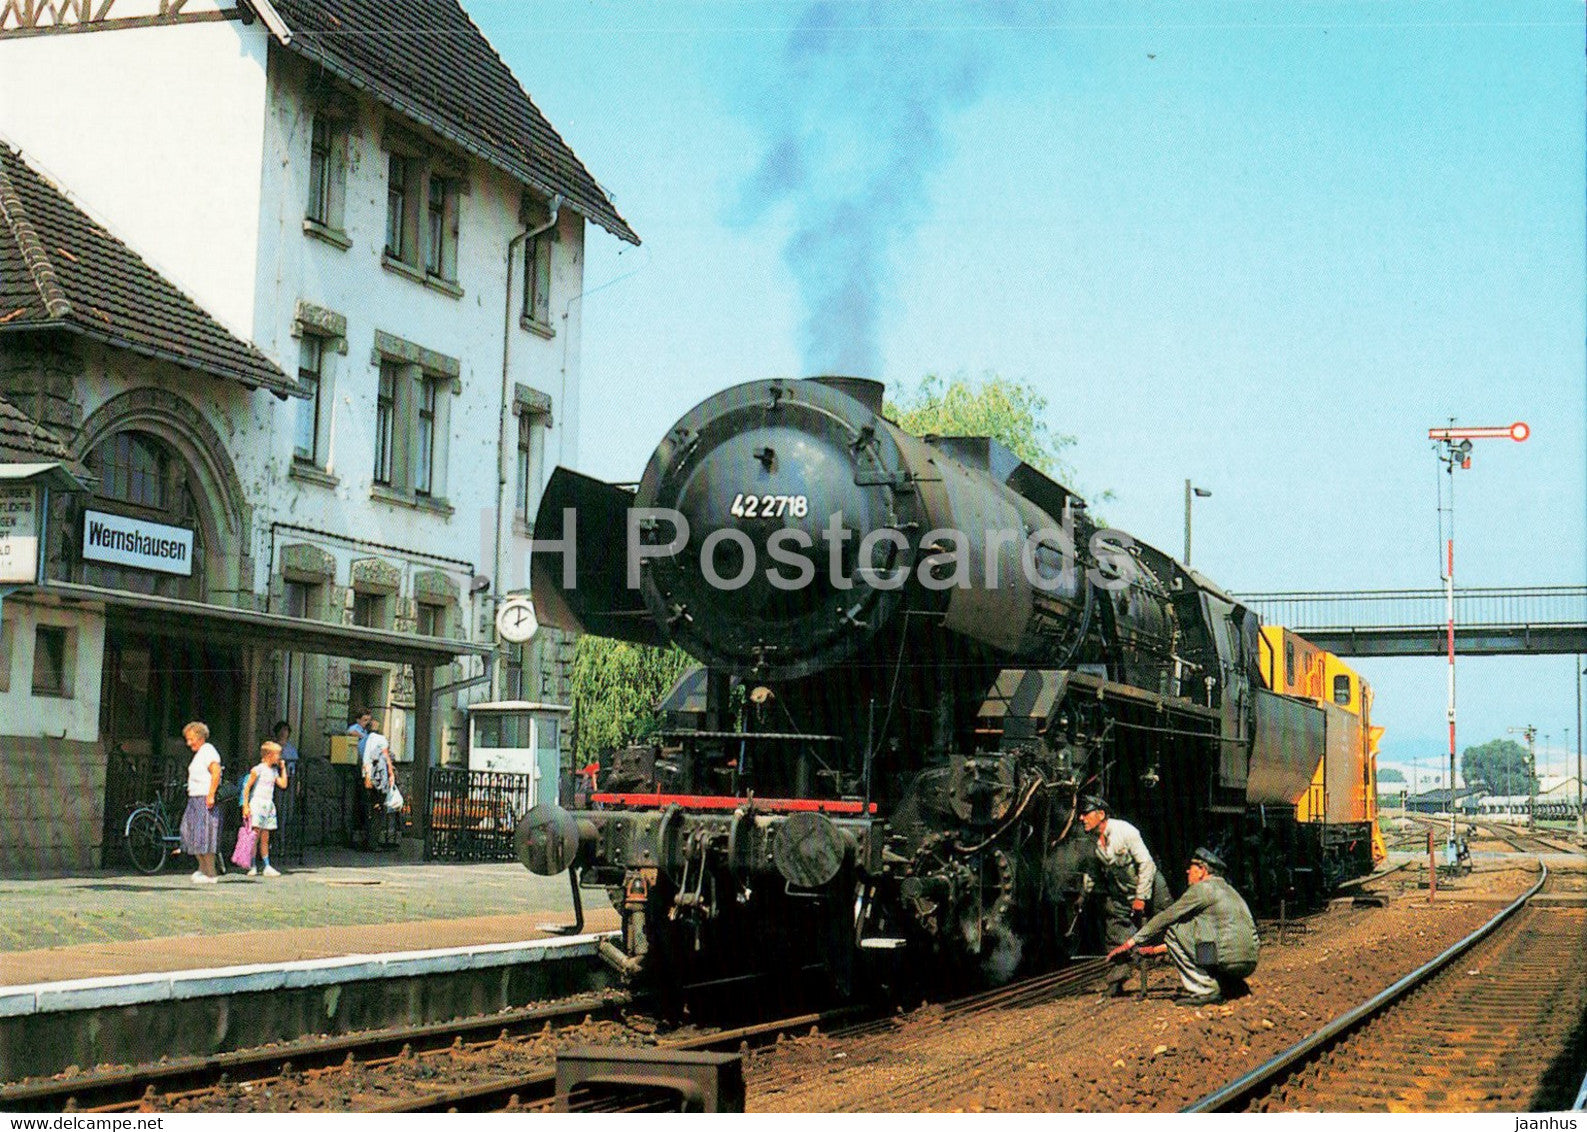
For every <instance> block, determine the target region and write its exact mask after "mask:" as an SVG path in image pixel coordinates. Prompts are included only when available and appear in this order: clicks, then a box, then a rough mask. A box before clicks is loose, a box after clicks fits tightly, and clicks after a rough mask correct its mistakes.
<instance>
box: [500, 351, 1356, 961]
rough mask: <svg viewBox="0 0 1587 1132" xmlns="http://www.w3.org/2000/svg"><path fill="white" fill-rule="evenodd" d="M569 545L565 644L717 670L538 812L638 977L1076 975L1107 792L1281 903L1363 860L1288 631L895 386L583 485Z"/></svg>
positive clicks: (1172, 847)
mask: <svg viewBox="0 0 1587 1132" xmlns="http://www.w3.org/2000/svg"><path fill="white" fill-rule="evenodd" d="M535 539H536V542H535V552H534V555H533V558H532V579H533V592H534V600H535V603H536V606H537V608H538V610H539V612H540V617H541V619H542V621H543V622H545V623H548V624H552V625H556V626H559V627H561V628H564V629H569V630H574V631H579V632H588V633H595V634H599V635H603V636H608V637H615V638H619V639H622V640H627V641H633V642H639V643H644V644H650V645H666V644H668V643H673V644H676V645H678V646H680V647H681V648H683V649H684V650H685V651H686V652H688V653H689V654H690V655H691V656H692V657H694V658H695V659H697V660H698V661H699V662H700V667H698V668H696V669H694V670H691V671H690V672H689V673H688V674H686V675H685V677H684V678H683V679H682V680H681V681H680V682H679V684H678V686H677V687H676V688H675V689H674V690H673V691H672V693H671V694H670V695H669V696H668V697H667V699H666V701H665V702H664V703H663V704H662V705H661V707H662V709H663V716H664V718H665V719H666V721H667V728H666V729H665V730H664V731H663V732H662V734H661V735H660V736H659V738H658V741H657V742H656V743H654V744H653V745H652V746H649V747H642V748H632V749H629V750H628V751H625V752H621V753H618V754H616V755H615V757H613V758H610V759H607V760H605V763H606V766H605V767H604V768H603V779H602V782H601V783H600V785H599V787H598V789H597V791H596V792H595V793H594V795H593V797H592V801H591V804H590V806H589V808H587V809H584V810H580V811H577V812H568V811H566V810H562V809H560V808H558V807H556V806H542V807H538V808H536V809H535V810H533V811H531V813H530V814H529V815H528V817H527V818H526V819H525V820H524V821H523V822H521V823H520V828H519V848H520V855H521V856H522V858H523V860H524V863H525V864H526V865H527V866H528V867H529V868H531V869H533V870H534V871H536V872H540V873H545V874H548V875H553V874H555V873H558V872H561V871H562V870H563V869H565V868H571V869H573V870H574V873H573V876H574V878H575V879H574V884H575V886H576V887H575V895H576V894H577V886H578V885H581V884H582V885H583V886H585V887H600V888H604V889H606V890H607V892H608V893H609V894H610V896H611V898H612V900H613V902H614V904H615V905H616V907H617V908H618V909H619V910H620V912H621V914H622V924H623V929H622V934H621V945H620V947H608V949H607V954H608V957H609V958H610V959H611V961H612V962H613V963H614V964H615V965H617V966H619V967H620V968H622V969H623V970H624V971H625V972H626V973H628V974H630V975H633V976H636V977H645V978H649V979H651V980H653V981H654V982H655V983H656V984H657V985H660V986H679V985H686V984H691V983H695V984H698V983H703V982H711V981H719V980H722V979H731V978H733V977H734V976H735V975H738V974H747V973H751V972H756V971H764V970H767V969H773V970H785V971H797V970H803V969H806V968H808V967H811V966H818V967H820V968H821V969H822V971H823V972H824V973H825V974H827V975H830V976H832V977H833V978H835V979H836V981H837V982H838V983H839V984H840V985H844V984H846V983H847V982H849V981H850V980H851V979H852V977H853V974H854V971H855V965H856V963H857V962H859V961H861V960H862V959H863V957H865V956H867V955H870V956H873V957H878V956H880V957H885V958H886V959H888V960H889V961H890V962H892V963H893V964H895V965H909V966H912V967H913V968H915V969H918V970H926V969H929V970H932V971H936V972H946V973H949V974H950V975H963V976H965V977H975V978H992V979H998V978H1005V977H1007V976H1008V975H1009V974H1011V973H1012V972H1013V971H1014V970H1015V969H1017V968H1018V967H1020V966H1021V965H1022V964H1032V963H1046V962H1052V961H1057V960H1061V959H1062V958H1063V957H1064V956H1065V955H1067V954H1069V953H1070V952H1072V951H1074V950H1075V949H1076V948H1077V947H1080V946H1084V941H1085V930H1086V929H1085V927H1084V926H1083V923H1082V922H1081V921H1080V919H1079V917H1078V901H1079V899H1080V892H1081V884H1080V873H1081V871H1082V869H1083V868H1084V867H1085V865H1086V862H1087V860H1088V859H1089V856H1090V851H1091V845H1090V842H1089V840H1088V839H1085V838H1083V837H1082V835H1081V830H1080V824H1079V822H1078V820H1077V819H1076V815H1075V807H1076V801H1077V798H1078V796H1079V795H1080V794H1081V793H1082V792H1085V793H1104V794H1106V796H1107V797H1108V798H1109V800H1110V801H1111V802H1112V804H1113V805H1114V807H1115V808H1116V810H1117V811H1118V812H1120V813H1122V814H1126V815H1128V816H1129V817H1130V819H1131V820H1132V821H1133V822H1135V823H1136V824H1137V825H1139V826H1140V827H1141V828H1142V830H1143V832H1144V833H1145V834H1146V837H1147V840H1148V842H1149V844H1151V845H1152V848H1153V851H1154V853H1155V854H1156V855H1157V858H1158V860H1159V861H1160V862H1163V863H1164V864H1165V866H1167V867H1168V871H1169V873H1170V875H1172V871H1173V866H1176V865H1177V864H1178V863H1179V862H1181V861H1182V860H1184V859H1185V858H1186V857H1188V855H1189V853H1190V852H1191V850H1192V849H1193V848H1194V847H1195V846H1196V845H1197V844H1202V843H1210V844H1214V845H1216V846H1218V847H1220V848H1221V849H1223V850H1224V851H1225V853H1226V855H1227V856H1228V857H1230V858H1232V859H1233V865H1234V868H1235V869H1236V870H1237V873H1238V875H1239V878H1240V881H1241V883H1242V884H1243V885H1244V886H1245V887H1246V890H1247V892H1248V894H1249V895H1251V896H1252V897H1253V898H1254V899H1255V900H1256V901H1257V902H1260V901H1261V900H1262V899H1264V898H1265V897H1273V898H1275V899H1276V898H1277V897H1279V896H1281V895H1283V894H1286V893H1294V892H1295V891H1296V890H1297V889H1306V888H1316V887H1319V886H1321V885H1323V884H1324V883H1326V881H1327V880H1328V879H1331V878H1330V877H1329V876H1328V875H1327V870H1329V869H1330V868H1332V869H1334V870H1335V871H1337V870H1338V869H1339V868H1340V867H1341V866H1340V865H1339V862H1338V861H1337V860H1334V861H1333V863H1332V864H1330V858H1329V854H1328V850H1327V847H1326V846H1325V840H1326V839H1324V838H1323V837H1322V836H1321V835H1320V834H1319V833H1318V832H1317V831H1315V830H1312V829H1309V828H1308V824H1307V823H1306V822H1303V821H1297V820H1296V803H1297V800H1299V799H1301V798H1302V797H1303V796H1304V795H1305V794H1306V792H1307V790H1308V788H1309V787H1310V786H1311V783H1312V781H1313V778H1314V775H1315V773H1316V770H1317V767H1318V763H1319V758H1320V756H1321V752H1320V749H1319V743H1321V742H1322V740H1321V739H1320V738H1319V728H1318V726H1317V721H1316V719H1314V718H1312V717H1311V716H1308V714H1307V713H1308V712H1315V711H1316V710H1317V709H1316V708H1315V707H1314V706H1313V705H1310V704H1308V703H1307V702H1306V701H1305V700H1304V699H1303V698H1302V697H1299V696H1295V695H1284V694H1281V693H1278V692H1275V691H1272V690H1270V689H1269V688H1267V687H1265V686H1264V683H1265V681H1264V675H1263V669H1262V665H1261V657H1260V655H1259V654H1260V650H1261V648H1262V644H1261V642H1262V637H1261V631H1260V630H1261V626H1260V624H1259V621H1258V618H1257V617H1256V615H1255V614H1254V613H1253V612H1252V611H1250V610H1248V609H1246V608H1244V607H1243V606H1242V605H1240V604H1239V603H1238V602H1237V601H1235V600H1233V599H1232V598H1230V597H1229V596H1228V595H1227V594H1225V593H1223V592H1222V591H1220V590H1219V589H1218V588H1217V587H1216V586H1214V585H1213V584H1212V583H1211V582H1209V581H1208V580H1207V579H1205V578H1203V577H1202V576H1200V575H1198V574H1196V573H1195V572H1193V571H1191V570H1189V569H1188V568H1187V567H1184V566H1182V565H1181V564H1179V563H1177V562H1175V561H1174V560H1173V559H1172V558H1170V557H1169V556H1168V555H1166V554H1163V553H1162V552H1160V551H1158V550H1156V549H1154V548H1152V547H1150V546H1147V545H1145V544H1143V543H1140V542H1139V541H1137V540H1135V539H1132V538H1130V537H1129V536H1128V535H1126V534H1124V533H1122V532H1119V531H1114V530H1109V529H1106V528H1103V527H1101V526H1099V524H1098V523H1097V522H1095V521H1094V520H1093V519H1092V517H1091V515H1090V514H1089V512H1088V510H1087V508H1086V505H1085V502H1084V501H1083V500H1082V499H1080V498H1079V497H1078V496H1077V495H1076V494H1075V493H1073V492H1072V491H1070V490H1069V489H1067V488H1066V487H1064V486H1063V485H1061V484H1059V483H1057V482H1055V481H1054V480H1052V479H1051V478H1049V477H1048V476H1046V475H1044V474H1043V473H1041V472H1040V471H1038V470H1037V469H1035V468H1033V467H1031V466H1030V465H1028V464H1026V463H1023V462H1022V461H1020V460H1019V459H1018V458H1017V457H1015V456H1014V455H1013V454H1012V453H1010V452H1009V451H1008V450H1007V449H1005V448H1004V447H1003V446H1001V445H1000V444H998V443H997V442H996V441H994V440H990V439H988V438H985V437H925V438H919V437H915V436H911V435H909V434H907V433H905V432H903V431H902V430H901V429H899V428H898V427H897V426H896V425H895V424H893V423H892V422H891V421H889V420H887V419H886V418H885V416H884V415H883V407H882V388H881V386H880V385H879V384H877V383H875V382H869V381H864V380H860V379H855V378H835V377H823V378H811V379H806V380H766V381H756V382H750V383H748V384H744V385H739V386H736V387H733V388H730V389H727V390H725V391H723V392H721V393H718V394H717V395H715V396H713V397H710V398H708V399H707V400H706V401H704V402H702V403H701V404H700V405H698V406H697V407H696V408H694V409H693V410H691V411H690V412H689V413H687V414H686V415H685V416H684V417H683V418H682V419H681V420H680V421H678V423H677V424H676V425H674V426H673V428H672V429H671V430H670V431H669V432H668V433H667V434H666V436H665V437H664V438H663V439H662V441H661V443H660V445H659V446H658V447H657V449H656V451H655V453H654V455H653V456H652V457H651V459H650V462H649V464H648V466H647V467H646V469H645V472H644V476H643V478H642V480H641V481H640V482H639V484H638V485H637V487H635V488H628V487H622V486H617V485H610V484H604V483H601V482H599V481H596V480H592V479H590V478H589V477H586V476H582V475H580V474H578V473H575V472H572V471H570V470H568V469H564V468H559V469H557V471H556V472H555V473H554V475H553V476H552V478H551V480H550V482H549V484H548V486H547V490H546V492H545V495H544V497H543V499H542V502H541V506H540V510H539V514H538V517H537V522H536V531H535ZM1334 842H1335V843H1337V838H1335V839H1334ZM1335 857H1337V854H1335ZM1368 864H1370V861H1369V862H1368ZM1347 867H1355V866H1347Z"/></svg>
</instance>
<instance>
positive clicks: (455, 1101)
mask: <svg viewBox="0 0 1587 1132" xmlns="http://www.w3.org/2000/svg"><path fill="white" fill-rule="evenodd" d="M864 1009H866V1008H865V1007H860V1006H844V1007H839V1008H838V1009H836V1010H829V1011H825V1012H823V1013H814V1014H799V1015H795V1016H793V1017H791V1018H782V1019H779V1020H777V1021H775V1022H761V1023H757V1024H756V1025H753V1026H741V1027H738V1028H737V1029H733V1030H719V1031H717V1032H716V1033H712V1034H701V1035H699V1036H697V1037H693V1038H684V1039H681V1040H679V1041H674V1042H660V1043H658V1044H657V1048H658V1049H670V1050H702V1049H712V1048H714V1047H718V1046H734V1045H742V1044H747V1043H749V1042H751V1041H764V1040H766V1039H767V1038H775V1037H776V1036H777V1035H778V1034H782V1033H787V1032H789V1031H791V1030H795V1029H804V1028H805V1027H819V1026H821V1025H822V1024H823V1023H828V1024H830V1023H831V1022H833V1021H836V1020H838V1019H840V1018H844V1017H848V1016H851V1015H854V1014H857V1013H860V1012H861V1011H863V1010H864ZM556 1081H557V1075H556V1071H555V1070H554V1069H553V1070H538V1071H536V1072H533V1073H522V1074H515V1075H513V1076H511V1077H497V1078H494V1079H492V1080H489V1081H483V1082H481V1083H479V1084H477V1085H464V1086H461V1087H458V1088H453V1089H445V1090H441V1091H439V1092H434V1093H426V1094H424V1095H422V1096H418V1097H409V1098H407V1099H405V1100H401V1101H396V1102H394V1103H392V1104H389V1105H383V1106H380V1107H378V1108H371V1109H367V1110H366V1111H368V1112H372V1113H396V1112H488V1111H492V1110H495V1109H500V1108H503V1107H506V1106H508V1105H512V1104H518V1105H531V1104H544V1103H547V1102H549V1101H551V1100H552V1099H553V1098H554V1097H555V1095H556Z"/></svg>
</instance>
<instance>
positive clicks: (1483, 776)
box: [1460, 739, 1533, 794]
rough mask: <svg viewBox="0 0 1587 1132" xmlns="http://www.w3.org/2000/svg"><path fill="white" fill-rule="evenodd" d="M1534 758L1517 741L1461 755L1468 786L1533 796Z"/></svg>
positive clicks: (1499, 742) (1471, 749)
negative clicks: (1532, 760)
mask: <svg viewBox="0 0 1587 1132" xmlns="http://www.w3.org/2000/svg"><path fill="white" fill-rule="evenodd" d="M1531 769H1532V768H1531V756H1530V755H1528V754H1527V750H1526V748H1525V747H1523V746H1522V745H1521V744H1520V743H1517V742H1516V741H1515V740H1514V739H1490V740H1489V741H1488V742H1486V743H1484V744H1482V745H1481V746H1479V747H1467V748H1466V749H1465V750H1464V751H1463V752H1461V755H1460V773H1461V776H1462V777H1463V778H1464V779H1465V780H1466V784H1467V785H1468V786H1470V785H1472V784H1474V783H1477V782H1481V783H1483V784H1485V785H1486V786H1487V787H1488V789H1489V791H1491V792H1492V793H1495V794H1530V793H1531V792H1532V786H1533V780H1532V775H1531Z"/></svg>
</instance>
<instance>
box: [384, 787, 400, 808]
mask: <svg viewBox="0 0 1587 1132" xmlns="http://www.w3.org/2000/svg"><path fill="white" fill-rule="evenodd" d="M400 809H402V791H401V790H398V789H397V787H396V786H395V785H393V786H392V787H391V789H390V790H387V791H386V812H387V813H390V814H394V813H396V812H397V811H398V810H400Z"/></svg>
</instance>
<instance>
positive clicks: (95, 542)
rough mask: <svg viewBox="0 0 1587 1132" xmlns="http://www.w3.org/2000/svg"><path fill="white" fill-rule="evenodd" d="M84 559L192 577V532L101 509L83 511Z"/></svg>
mask: <svg viewBox="0 0 1587 1132" xmlns="http://www.w3.org/2000/svg"><path fill="white" fill-rule="evenodd" d="M83 559H84V560H85V561H90V562H110V563H113V564H115V565H117V566H133V567H136V568H137V569H139V570H156V571H158V572H160V573H162V574H180V575H181V576H182V577H184V578H190V577H192V576H193V532H192V531H191V530H189V529H188V528H186V527H172V526H168V525H166V524H165V523H151V522H149V521H148V520H147V519H134V518H131V517H129V516H127V515H111V514H108V513H106V512H104V511H84V512H83Z"/></svg>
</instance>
